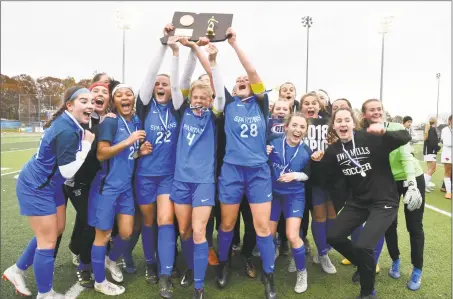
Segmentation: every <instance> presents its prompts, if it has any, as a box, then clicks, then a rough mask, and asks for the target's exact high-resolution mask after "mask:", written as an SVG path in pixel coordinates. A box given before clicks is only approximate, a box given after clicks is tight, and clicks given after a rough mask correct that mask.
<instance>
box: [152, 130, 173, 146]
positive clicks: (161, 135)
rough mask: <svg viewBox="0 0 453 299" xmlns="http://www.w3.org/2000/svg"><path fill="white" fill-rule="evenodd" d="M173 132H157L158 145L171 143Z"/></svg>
mask: <svg viewBox="0 0 453 299" xmlns="http://www.w3.org/2000/svg"><path fill="white" fill-rule="evenodd" d="M170 137H171V132H170V131H167V132H165V133H164V132H157V138H156V144H161V143H162V141H163V142H171V140H170Z"/></svg>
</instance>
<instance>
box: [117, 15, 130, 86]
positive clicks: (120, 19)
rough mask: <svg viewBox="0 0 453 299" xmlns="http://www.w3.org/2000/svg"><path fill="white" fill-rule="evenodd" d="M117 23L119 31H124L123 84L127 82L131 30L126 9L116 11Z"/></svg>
mask: <svg viewBox="0 0 453 299" xmlns="http://www.w3.org/2000/svg"><path fill="white" fill-rule="evenodd" d="M116 22H117V26H118V28H119V29H121V30H122V31H123V66H122V83H125V80H126V75H125V71H126V30H128V29H130V28H131V27H130V22H129V18H128V17H127V15H126V13H125V10H124V7H122V8H118V9H117V10H116Z"/></svg>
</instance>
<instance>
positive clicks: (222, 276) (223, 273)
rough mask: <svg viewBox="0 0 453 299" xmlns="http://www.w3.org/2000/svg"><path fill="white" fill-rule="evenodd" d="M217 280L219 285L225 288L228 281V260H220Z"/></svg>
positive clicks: (217, 268)
mask: <svg viewBox="0 0 453 299" xmlns="http://www.w3.org/2000/svg"><path fill="white" fill-rule="evenodd" d="M215 282H216V284H217V286H218V287H219V288H221V289H223V288H224V287H225V286H226V285H227V283H228V262H220V263H219V265H218V266H217V267H216V277H215Z"/></svg>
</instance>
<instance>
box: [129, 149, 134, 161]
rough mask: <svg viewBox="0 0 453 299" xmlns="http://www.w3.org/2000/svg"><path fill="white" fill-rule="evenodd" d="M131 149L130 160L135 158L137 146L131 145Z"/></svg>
mask: <svg viewBox="0 0 453 299" xmlns="http://www.w3.org/2000/svg"><path fill="white" fill-rule="evenodd" d="M129 150H130V151H131V152H130V153H129V160H134V152H135V148H134V147H133V146H131V147H129Z"/></svg>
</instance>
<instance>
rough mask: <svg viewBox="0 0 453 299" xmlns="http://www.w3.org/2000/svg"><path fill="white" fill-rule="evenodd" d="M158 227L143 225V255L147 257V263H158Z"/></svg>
mask: <svg viewBox="0 0 453 299" xmlns="http://www.w3.org/2000/svg"><path fill="white" fill-rule="evenodd" d="M156 228H157V227H156V225H152V226H145V225H142V244H143V254H144V255H145V260H146V263H147V264H148V265H149V264H155V263H156V245H157V244H156V242H157V238H156V237H157V229H156Z"/></svg>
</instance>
